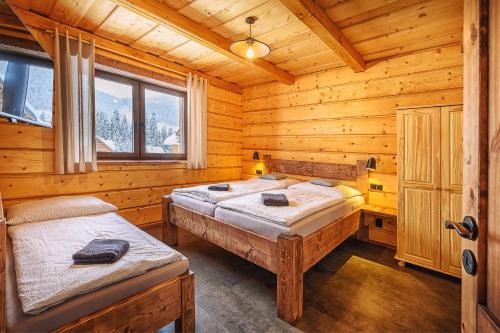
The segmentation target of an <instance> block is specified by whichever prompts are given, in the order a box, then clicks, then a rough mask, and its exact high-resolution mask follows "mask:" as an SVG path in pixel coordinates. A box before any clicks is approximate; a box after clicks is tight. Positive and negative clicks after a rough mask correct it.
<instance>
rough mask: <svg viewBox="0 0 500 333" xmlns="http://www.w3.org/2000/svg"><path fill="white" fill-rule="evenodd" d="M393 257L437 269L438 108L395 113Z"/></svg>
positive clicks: (438, 217) (438, 210)
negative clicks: (396, 214) (394, 225)
mask: <svg viewBox="0 0 500 333" xmlns="http://www.w3.org/2000/svg"><path fill="white" fill-rule="evenodd" d="M398 147H399V150H398V179H399V182H398V207H399V209H398V231H397V232H398V244H397V255H396V257H397V258H398V259H400V260H403V261H408V262H411V263H414V264H418V265H423V266H427V267H432V268H436V269H439V268H440V259H441V258H440V257H441V246H440V242H441V240H440V238H441V235H440V224H441V221H440V184H441V182H440V172H439V171H440V158H439V155H440V150H441V147H440V108H439V107H437V108H420V109H411V110H400V111H398Z"/></svg>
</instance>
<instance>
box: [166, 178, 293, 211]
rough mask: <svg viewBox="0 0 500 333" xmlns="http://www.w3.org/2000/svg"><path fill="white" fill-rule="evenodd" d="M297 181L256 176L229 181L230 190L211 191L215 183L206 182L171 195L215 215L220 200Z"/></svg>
mask: <svg viewBox="0 0 500 333" xmlns="http://www.w3.org/2000/svg"><path fill="white" fill-rule="evenodd" d="M297 182H299V180H296V179H292V178H285V179H279V180H271V179H258V178H255V179H249V180H245V181H239V182H230V183H228V184H229V186H230V190H229V191H209V190H208V187H209V186H210V185H213V184H206V185H199V186H193V187H184V188H179V189H175V190H174V191H173V192H172V194H171V196H170V197H171V198H172V201H173V202H174V203H175V204H176V205H179V206H181V207H185V208H189V209H191V210H193V211H195V212H198V213H200V214H203V215H208V216H214V212H215V208H217V202H219V201H222V200H228V199H232V198H237V197H241V196H244V195H248V194H252V193H257V192H262V191H270V190H276V189H283V188H286V187H288V186H289V185H292V184H295V183H297Z"/></svg>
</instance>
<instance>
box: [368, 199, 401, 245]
mask: <svg viewBox="0 0 500 333" xmlns="http://www.w3.org/2000/svg"><path fill="white" fill-rule="evenodd" d="M361 213H362V219H363V224H364V225H365V226H366V225H367V226H368V235H365V238H367V239H368V241H370V242H374V243H378V244H382V245H385V246H389V247H396V239H397V232H396V231H397V229H396V228H397V211H396V209H394V208H387V207H380V206H375V205H364V206H363V207H362V208H361Z"/></svg>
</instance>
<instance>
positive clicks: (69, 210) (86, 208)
mask: <svg viewBox="0 0 500 333" xmlns="http://www.w3.org/2000/svg"><path fill="white" fill-rule="evenodd" d="M117 210H118V208H116V206H114V205H112V204H110V203H107V202H104V201H102V200H101V199H99V198H96V197H93V196H90V195H82V196H63V197H54V198H49V199H42V200H35V201H27V202H23V203H20V204H17V205H14V206H12V207H9V208H8V209H7V224H8V225H16V224H23V223H30V222H39V221H49V220H58V219H65V218H69V217H79V216H89V215H98V214H104V213H110V212H115V211H117Z"/></svg>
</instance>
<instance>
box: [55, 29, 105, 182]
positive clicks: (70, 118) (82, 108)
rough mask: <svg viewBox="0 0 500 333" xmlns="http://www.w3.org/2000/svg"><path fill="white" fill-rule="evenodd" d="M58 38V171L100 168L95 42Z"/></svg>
mask: <svg viewBox="0 0 500 333" xmlns="http://www.w3.org/2000/svg"><path fill="white" fill-rule="evenodd" d="M55 36H56V37H55V38H54V109H55V114H54V128H55V169H56V170H55V171H56V173H57V174H65V173H84V172H89V171H92V172H95V171H97V161H96V160H97V158H96V143H95V110H94V106H95V94H94V73H95V70H94V59H95V42H94V40H92V41H91V42H90V43H88V42H83V41H82V39H81V36H78V39H73V38H70V37H69V35H68V32H67V31H66V34H65V35H63V36H60V35H59V31H58V30H57V29H56V31H55Z"/></svg>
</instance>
